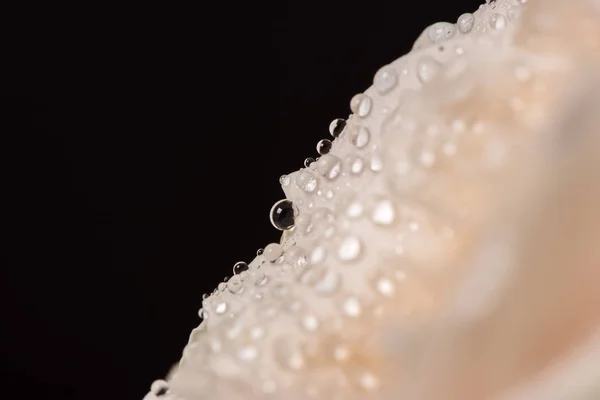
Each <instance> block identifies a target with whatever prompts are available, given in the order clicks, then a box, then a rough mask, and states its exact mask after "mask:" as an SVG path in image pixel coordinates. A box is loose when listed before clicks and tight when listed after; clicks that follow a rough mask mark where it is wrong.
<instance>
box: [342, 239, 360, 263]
mask: <svg viewBox="0 0 600 400" xmlns="http://www.w3.org/2000/svg"><path fill="white" fill-rule="evenodd" d="M361 250H362V244H361V242H360V239H358V237H356V236H346V237H345V238H344V239H342V242H341V244H340V246H339V248H338V258H339V259H340V261H345V262H348V261H354V260H356V259H357V258H358V256H359V255H360V252H361Z"/></svg>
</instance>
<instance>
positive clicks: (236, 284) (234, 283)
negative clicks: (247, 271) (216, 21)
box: [227, 275, 244, 294]
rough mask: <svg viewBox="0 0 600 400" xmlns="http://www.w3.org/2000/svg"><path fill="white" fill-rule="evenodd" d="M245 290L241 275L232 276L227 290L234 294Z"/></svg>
mask: <svg viewBox="0 0 600 400" xmlns="http://www.w3.org/2000/svg"><path fill="white" fill-rule="evenodd" d="M243 289H244V285H243V283H242V280H241V279H240V276H239V275H234V276H232V277H231V279H230V280H229V282H227V290H229V292H230V293H232V294H238V293H241V292H242V290H243Z"/></svg>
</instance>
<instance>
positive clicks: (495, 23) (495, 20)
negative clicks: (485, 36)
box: [490, 13, 507, 30]
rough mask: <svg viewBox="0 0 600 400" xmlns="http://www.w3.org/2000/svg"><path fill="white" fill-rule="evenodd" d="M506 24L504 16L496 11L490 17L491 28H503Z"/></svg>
mask: <svg viewBox="0 0 600 400" xmlns="http://www.w3.org/2000/svg"><path fill="white" fill-rule="evenodd" d="M506 24H507V21H506V17H505V16H504V15H502V14H498V13H496V14H493V15H492V16H491V17H490V26H491V27H492V28H493V29H496V30H500V29H504V28H506Z"/></svg>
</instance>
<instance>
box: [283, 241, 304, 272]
mask: <svg viewBox="0 0 600 400" xmlns="http://www.w3.org/2000/svg"><path fill="white" fill-rule="evenodd" d="M284 260H285V262H287V263H288V264H289V265H291V266H293V267H304V266H305V265H306V264H308V260H307V257H306V253H305V251H304V249H302V248H301V247H298V246H293V247H290V248H289V249H287V250H286V251H285V255H284Z"/></svg>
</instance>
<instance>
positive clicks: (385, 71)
mask: <svg viewBox="0 0 600 400" xmlns="http://www.w3.org/2000/svg"><path fill="white" fill-rule="evenodd" d="M397 83H398V76H397V75H396V71H395V70H394V67H392V66H389V65H387V66H385V67H383V68H381V69H380V70H379V71H377V73H376V74H375V77H374V78H373V86H375V89H377V91H378V92H379V94H385V93H387V92H389V91H390V90H392V89H393V88H394V86H396V84H397Z"/></svg>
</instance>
